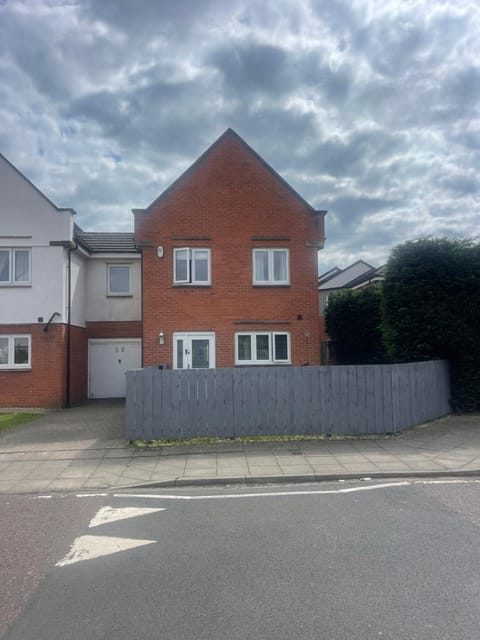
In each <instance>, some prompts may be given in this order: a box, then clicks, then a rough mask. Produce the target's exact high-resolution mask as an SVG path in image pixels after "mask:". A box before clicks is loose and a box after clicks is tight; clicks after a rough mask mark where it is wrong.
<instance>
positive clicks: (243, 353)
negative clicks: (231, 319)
mask: <svg viewBox="0 0 480 640" xmlns="http://www.w3.org/2000/svg"><path fill="white" fill-rule="evenodd" d="M237 340H238V359H239V360H251V359H252V339H251V336H237Z"/></svg>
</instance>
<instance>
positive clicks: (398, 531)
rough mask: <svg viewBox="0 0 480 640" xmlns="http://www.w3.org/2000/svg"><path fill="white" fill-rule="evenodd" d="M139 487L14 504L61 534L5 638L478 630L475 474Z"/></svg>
mask: <svg viewBox="0 0 480 640" xmlns="http://www.w3.org/2000/svg"><path fill="white" fill-rule="evenodd" d="M402 482H404V481H402ZM387 484H388V483H387ZM345 490H346V491H345ZM145 493H146V494H148V495H145V496H143V497H142V495H140V494H138V493H137V494H133V495H119V494H115V495H104V496H97V497H88V498H85V497H79V498H75V497H64V498H58V497H57V498H51V499H47V498H44V499H42V500H39V499H35V498H23V499H22V500H26V501H27V500H30V503H29V504H30V506H31V507H32V509H34V510H35V509H37V508H39V507H38V506H37V505H38V504H39V503H41V504H42V506H41V507H40V508H41V509H44V510H46V512H48V510H49V509H50V508H51V509H52V511H51V514H50V516H51V519H50V520H49V522H50V525H52V524H54V525H55V524H56V523H58V524H59V525H60V530H59V531H58V532H54V533H51V540H52V541H51V542H50V543H49V544H48V545H46V547H47V551H45V550H43V551H42V549H40V556H41V557H42V558H43V560H42V561H41V563H40V564H41V571H40V572H41V573H42V574H45V578H44V579H43V580H41V581H40V582H39V584H38V587H37V589H36V592H35V593H34V595H33V596H31V597H30V601H29V603H28V605H27V606H26V607H24V610H23V613H21V614H20V615H18V617H17V619H16V622H15V623H14V624H13V625H12V626H11V628H10V630H9V631H7V633H6V634H5V636H4V638H5V639H6V640H20V639H21V640H30V639H31V640H33V639H35V640H43V639H45V640H47V639H48V640H56V639H59V640H60V639H62V640H67V639H75V640H77V639H78V640H79V639H82V640H83V639H85V638H88V639H89V640H96V639H99V640H100V639H102V640H104V639H106V638H115V639H119V640H123V639H127V638H128V639H129V640H130V639H132V638H133V639H136V640H141V639H143V638H145V639H146V638H149V639H151V638H161V639H162V640H163V639H165V640H170V639H172V640H173V639H175V640H190V639H192V640H203V639H205V640H206V639H208V640H217V639H218V640H220V639H221V640H225V639H226V638H228V639H234V640H236V639H242V640H245V639H247V640H249V639H252V640H253V639H255V640H270V639H272V640H273V639H275V640H283V639H288V640H291V639H292V638H295V639H297V638H299V639H304V638H305V639H307V638H308V639H319V638H326V639H328V640H344V639H345V640H347V639H348V640H352V639H354V640H364V639H365V640H370V639H373V638H375V639H378V638H381V639H382V640H383V639H389V640H415V639H417V638H418V639H419V640H420V639H421V640H430V639H432V640H442V639H448V640H459V639H462V640H463V639H465V640H466V639H467V638H468V639H469V640H470V639H472V638H476V637H478V629H479V617H480V571H479V569H480V544H479V543H480V529H479V525H480V483H479V482H477V481H473V480H468V481H465V482H464V483H461V482H458V481H456V482H455V483H448V484H446V483H442V484H440V483H438V482H435V483H434V484H428V483H425V482H423V481H422V482H420V481H411V482H410V483H407V484H402V483H394V486H383V487H382V486H378V483H376V482H373V481H371V482H368V483H344V484H339V483H330V484H322V485H302V486H294V487H287V488H286V487H284V486H283V487H276V488H272V487H258V488H255V489H252V488H248V489H243V488H225V489H216V490H215V489H210V490H208V489H203V490H190V491H187V490H185V491H168V492H164V491H163V492H157V491H148V492H145ZM12 499H13V500H16V499H17V498H12V497H9V500H12ZM62 504H64V505H65V511H66V512H67V513H66V514H65V513H63V510H62ZM45 505H46V506H45ZM49 505H51V506H50V507H49ZM28 508H29V507H28V506H27V507H25V509H27V510H28ZM142 509H147V510H148V511H139V510H142ZM15 517H16V516H15V514H14V513H13V514H12V520H15ZM92 518H95V519H94V520H93V521H92ZM0 522H1V523H2V524H1V527H2V534H1V535H2V537H3V526H4V523H3V518H2V520H1V521H0ZM89 524H93V525H95V526H90V527H89ZM50 525H49V526H50ZM8 526H10V527H11V525H8ZM53 528H54V527H53ZM53 528H52V527H51V526H50V528H49V531H51V532H52V531H53ZM69 536H70V540H69V544H68V545H65V542H66V538H68V537H69ZM57 537H58V540H57ZM34 540H35V538H34V536H33V537H31V541H32V542H34ZM25 543H26V544H28V536H25ZM72 545H73V546H72ZM70 547H71V549H70ZM42 548H43V547H42ZM69 549H70V552H69ZM57 552H58V555H57V556H56V557H55V559H54V560H53V556H54V555H55V553H57ZM35 557H36V554H35V553H31V554H30V558H31V559H32V561H33V562H34V563H35V562H36V560H35ZM55 563H58V566H53V565H54V564H55ZM47 565H49V566H48V567H47Z"/></svg>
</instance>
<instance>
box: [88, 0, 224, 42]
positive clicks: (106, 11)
mask: <svg viewBox="0 0 480 640" xmlns="http://www.w3.org/2000/svg"><path fill="white" fill-rule="evenodd" d="M83 10H84V11H85V13H86V15H87V17H88V18H97V19H100V20H103V21H105V22H106V23H108V24H110V25H112V26H113V27H116V28H119V29H121V30H123V31H124V32H126V33H129V34H130V35H132V34H134V35H137V36H139V37H140V36H145V35H149V36H152V35H158V34H162V33H163V34H171V35H173V36H174V35H175V34H180V33H185V32H186V31H189V30H190V29H192V27H193V25H195V23H196V22H197V21H201V20H202V19H208V17H209V14H210V17H211V12H212V11H215V10H220V11H223V10H225V3H223V2H222V0H202V1H201V2H199V1H198V0H174V1H171V0H135V2H132V1H131V0H101V1H100V2H98V1H97V0H87V2H85V3H84V5H83Z"/></svg>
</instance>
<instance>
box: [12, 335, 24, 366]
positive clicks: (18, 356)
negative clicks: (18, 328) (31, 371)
mask: <svg viewBox="0 0 480 640" xmlns="http://www.w3.org/2000/svg"><path fill="white" fill-rule="evenodd" d="M13 350H14V356H13V358H14V359H13V363H14V364H28V338H14V340H13Z"/></svg>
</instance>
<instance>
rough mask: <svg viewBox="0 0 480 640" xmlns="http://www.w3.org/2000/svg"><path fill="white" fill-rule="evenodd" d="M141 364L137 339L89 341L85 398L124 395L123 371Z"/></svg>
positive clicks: (140, 343)
mask: <svg viewBox="0 0 480 640" xmlns="http://www.w3.org/2000/svg"><path fill="white" fill-rule="evenodd" d="M141 366H142V341H141V339H140V338H124V339H122V338H116V339H108V340H107V339H91V340H89V341H88V397H89V398H124V397H125V389H126V376H125V372H126V371H129V370H130V369H139V368H140V367H141Z"/></svg>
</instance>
